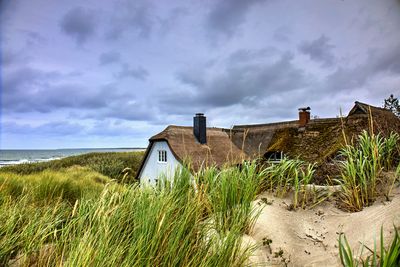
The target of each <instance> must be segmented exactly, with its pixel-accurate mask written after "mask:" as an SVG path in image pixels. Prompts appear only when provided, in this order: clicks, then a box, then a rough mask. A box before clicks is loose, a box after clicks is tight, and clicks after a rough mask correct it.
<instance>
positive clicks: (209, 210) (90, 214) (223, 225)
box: [0, 164, 261, 266]
mask: <svg viewBox="0 0 400 267" xmlns="http://www.w3.org/2000/svg"><path fill="white" fill-rule="evenodd" d="M255 169H256V166H255V165H251V164H248V165H246V164H245V165H244V166H243V168H241V169H239V168H231V169H223V170H216V169H208V170H204V172H202V174H201V175H199V176H197V177H196V176H195V177H193V176H192V174H191V173H190V172H189V171H188V170H187V169H181V170H177V172H176V173H175V176H174V177H173V178H172V180H161V182H160V183H159V185H158V186H155V187H150V186H142V187H139V185H135V184H133V185H127V184H122V185H121V184H115V183H112V182H110V180H109V179H108V178H106V177H104V176H102V175H101V174H99V173H96V172H94V171H93V170H91V169H89V168H82V167H72V168H69V169H62V170H61V171H57V172H54V171H51V170H46V171H44V172H42V173H35V174H29V175H18V174H15V173H11V174H10V173H9V174H7V175H6V176H7V178H2V180H1V184H2V189H1V194H2V200H1V201H0V220H1V222H2V223H1V224H0V266H4V265H6V266H7V265H8V264H15V265H22V266H29V265H36V266H61V265H62V266H244V265H245V264H246V262H247V260H248V258H249V256H250V255H251V253H252V252H253V250H254V249H255V247H254V246H244V245H243V244H242V236H243V233H244V232H245V231H248V230H249V229H250V227H251V222H252V221H254V220H255V219H256V216H257V214H258V213H257V212H255V211H254V208H253V207H252V206H251V202H252V201H253V200H254V197H255V195H256V193H257V192H258V191H259V190H260V187H259V184H260V179H261V178H260V176H258V175H257V173H256V171H255ZM79 172H81V174H78V173H79ZM94 174H96V175H95V176H93V175H94ZM1 175H2V176H0V177H4V173H2V174H1ZM206 176H207V177H206ZM216 177H218V179H216ZM247 177H248V178H249V179H250V181H251V182H250V183H247V182H246V178H247ZM49 179H50V180H51V181H50V182H49V181H48V180H49ZM72 179H76V180H77V181H71V180H72ZM21 180H24V183H21ZM66 181H68V183H67V182H66ZM104 183H105V184H104ZM66 184H68V185H66ZM249 184H250V185H249ZM246 186H247V187H246ZM87 187H90V188H92V187H93V191H90V190H89V191H86V189H88V188H87ZM75 190H76V192H75ZM67 191H68V192H69V191H72V192H75V193H68V194H66V192H67ZM71 196H72V197H71ZM77 196H79V197H77ZM232 218H233V219H232Z"/></svg>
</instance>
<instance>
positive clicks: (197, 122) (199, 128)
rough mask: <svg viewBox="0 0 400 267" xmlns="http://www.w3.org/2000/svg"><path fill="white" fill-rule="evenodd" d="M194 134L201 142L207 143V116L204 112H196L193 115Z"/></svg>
mask: <svg viewBox="0 0 400 267" xmlns="http://www.w3.org/2000/svg"><path fill="white" fill-rule="evenodd" d="M193 134H194V136H195V137H196V139H197V141H198V142H199V143H200V144H206V143H207V126H206V117H205V116H204V114H203V113H196V116H194V117H193Z"/></svg>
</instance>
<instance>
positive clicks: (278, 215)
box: [244, 187, 400, 266]
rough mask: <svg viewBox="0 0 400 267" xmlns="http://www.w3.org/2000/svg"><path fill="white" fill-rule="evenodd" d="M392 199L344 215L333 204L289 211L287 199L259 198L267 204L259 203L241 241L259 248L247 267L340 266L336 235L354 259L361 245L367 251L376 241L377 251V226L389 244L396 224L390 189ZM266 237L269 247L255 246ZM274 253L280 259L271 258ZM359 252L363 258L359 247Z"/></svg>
mask: <svg viewBox="0 0 400 267" xmlns="http://www.w3.org/2000/svg"><path fill="white" fill-rule="evenodd" d="M392 195H393V198H392V200H391V201H383V200H377V201H376V202H375V203H374V204H373V205H372V206H370V207H366V208H364V209H363V210H362V211H360V212H355V213H349V212H344V211H342V210H340V209H338V208H337V207H336V206H335V202H334V201H333V200H331V201H325V202H324V203H322V204H320V205H319V206H316V207H314V208H312V209H305V210H303V209H298V210H296V211H289V210H288V209H287V204H289V203H291V201H290V199H289V198H285V199H282V198H276V197H274V196H273V195H272V194H270V193H263V194H261V195H260V196H259V197H258V199H261V198H265V197H266V198H268V201H273V203H272V205H265V207H264V209H263V210H262V213H261V215H260V217H259V218H258V220H257V222H256V224H255V226H254V228H253V229H252V231H251V232H250V233H249V235H247V236H245V237H244V242H245V243H250V244H257V245H260V247H259V248H258V249H257V250H256V251H255V253H254V254H253V256H252V257H251V258H250V263H251V266H340V265H341V264H340V257H339V250H338V237H339V233H341V232H343V233H345V234H346V237H347V239H348V241H349V243H350V245H351V247H352V248H353V250H354V255H355V256H359V255H360V251H361V250H360V249H361V248H362V245H361V244H365V245H366V246H368V247H369V248H371V249H373V248H374V240H375V239H376V244H377V246H378V247H379V244H380V243H379V242H380V231H381V226H383V233H384V240H385V242H390V241H391V238H390V237H391V236H392V235H393V232H394V231H393V225H396V226H400V188H398V187H397V188H394V189H393V192H392ZM257 202H259V200H257V201H255V202H254V205H258V204H257ZM267 239H270V240H272V243H271V244H270V245H269V247H268V245H261V244H263V241H264V243H265V241H266V240H267ZM279 251H281V256H278V257H276V256H277V255H276V253H278V254H279ZM363 253H364V254H366V255H368V254H369V252H368V250H367V249H365V248H364V249H363ZM284 262H286V264H287V265H285V263H284Z"/></svg>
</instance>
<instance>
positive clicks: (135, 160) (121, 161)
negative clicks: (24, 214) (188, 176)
mask: <svg viewBox="0 0 400 267" xmlns="http://www.w3.org/2000/svg"><path fill="white" fill-rule="evenodd" d="M143 155H144V152H143V151H135V152H101V153H100V152H94V153H88V154H83V155H78V156H71V157H66V158H63V159H59V160H51V161H47V162H37V163H24V164H17V165H12V166H5V167H2V168H0V173H4V172H8V173H10V172H12V173H16V174H34V173H38V172H42V171H44V170H54V171H56V170H61V169H64V168H68V167H71V166H75V165H78V166H82V167H88V168H90V169H92V170H94V171H96V172H99V173H101V174H103V175H105V176H108V177H110V178H111V179H115V180H117V181H119V182H124V183H133V182H135V181H134V178H135V176H136V171H137V170H138V169H139V166H140V163H141V161H142V158H143ZM127 168H129V169H127ZM124 170H125V172H124Z"/></svg>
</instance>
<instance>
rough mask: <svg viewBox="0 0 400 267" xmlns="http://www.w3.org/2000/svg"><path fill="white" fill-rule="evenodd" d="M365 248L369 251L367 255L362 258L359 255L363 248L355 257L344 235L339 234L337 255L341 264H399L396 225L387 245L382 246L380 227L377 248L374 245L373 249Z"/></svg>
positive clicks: (385, 266)
mask: <svg viewBox="0 0 400 267" xmlns="http://www.w3.org/2000/svg"><path fill="white" fill-rule="evenodd" d="M367 249H368V250H370V252H371V254H370V255H369V256H367V257H365V258H362V257H361V255H362V252H363V250H361V253H360V256H358V257H357V258H356V257H355V256H354V253H353V250H352V248H351V246H350V245H349V242H348V241H347V238H346V236H345V235H344V234H341V235H340V236H339V256H340V261H341V263H342V265H343V266H346V267H356V266H364V267H369V266H371V267H372V266H373V267H376V266H380V267H389V266H390V267H392V266H393V267H396V266H400V235H399V232H398V230H397V229H396V227H394V236H393V238H392V241H391V242H390V244H389V246H388V247H385V246H384V238H383V229H382V228H381V235H380V248H379V250H378V249H377V248H376V245H375V246H374V249H373V250H371V249H369V248H367Z"/></svg>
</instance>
